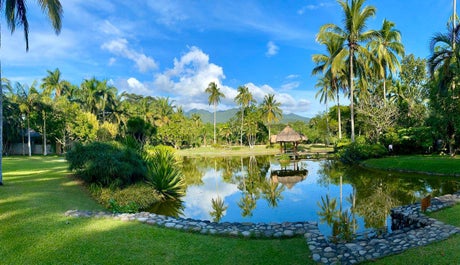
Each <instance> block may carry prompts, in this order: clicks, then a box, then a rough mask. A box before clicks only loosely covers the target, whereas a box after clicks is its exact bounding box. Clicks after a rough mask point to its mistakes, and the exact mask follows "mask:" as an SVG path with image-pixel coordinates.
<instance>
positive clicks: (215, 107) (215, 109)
mask: <svg viewBox="0 0 460 265" xmlns="http://www.w3.org/2000/svg"><path fill="white" fill-rule="evenodd" d="M216 111H217V106H216V103H214V144H216Z"/></svg>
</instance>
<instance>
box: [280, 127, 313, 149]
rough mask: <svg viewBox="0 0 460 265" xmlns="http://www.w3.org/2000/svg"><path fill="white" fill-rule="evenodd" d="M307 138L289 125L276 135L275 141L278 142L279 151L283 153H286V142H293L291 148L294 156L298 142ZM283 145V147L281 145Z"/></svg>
mask: <svg viewBox="0 0 460 265" xmlns="http://www.w3.org/2000/svg"><path fill="white" fill-rule="evenodd" d="M305 140H307V138H306V137H305V136H303V135H302V134H300V133H298V132H296V131H294V129H292V128H291V126H289V125H288V126H286V128H284V129H283V130H282V131H281V132H280V133H279V134H277V135H276V142H277V143H280V151H281V153H283V154H286V153H287V148H286V143H293V145H294V149H293V150H292V152H293V154H294V156H296V155H297V146H298V145H299V143H300V142H302V141H305ZM283 146H284V147H283Z"/></svg>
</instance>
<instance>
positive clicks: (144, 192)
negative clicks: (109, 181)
mask: <svg viewBox="0 0 460 265" xmlns="http://www.w3.org/2000/svg"><path fill="white" fill-rule="evenodd" d="M89 189H90V192H91V194H92V196H93V197H94V198H95V199H96V200H97V201H98V202H99V203H101V204H102V205H104V207H106V208H108V209H110V210H112V211H113V212H124V213H129V212H138V211H142V210H145V209H148V208H149V207H151V206H152V205H153V204H154V203H156V202H158V201H159V200H160V198H159V196H158V194H157V193H156V192H155V190H154V189H153V188H152V187H151V186H149V185H147V184H144V183H138V184H134V185H131V186H128V187H126V188H124V189H119V188H116V189H110V188H103V187H100V186H99V185H96V184H93V185H91V186H90V188H89Z"/></svg>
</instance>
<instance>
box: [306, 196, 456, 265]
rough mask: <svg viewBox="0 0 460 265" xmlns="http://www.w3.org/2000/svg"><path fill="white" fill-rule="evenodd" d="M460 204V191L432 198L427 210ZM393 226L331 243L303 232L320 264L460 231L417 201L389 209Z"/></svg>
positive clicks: (369, 256) (393, 250) (359, 258)
mask: <svg viewBox="0 0 460 265" xmlns="http://www.w3.org/2000/svg"><path fill="white" fill-rule="evenodd" d="M456 203H460V191H459V192H457V193H454V194H449V195H444V196H440V197H437V198H433V199H432V200H431V206H430V207H429V208H428V210H427V211H429V212H433V211H438V210H440V209H443V208H446V207H449V206H452V205H454V204H456ZM391 216H392V225H393V226H394V228H395V229H396V228H397V230H394V231H393V232H392V233H389V234H385V235H380V236H377V237H374V238H369V239H360V240H355V241H353V242H347V243H336V244H335V243H330V242H328V241H327V240H326V238H325V237H324V236H323V235H321V233H319V232H318V233H311V234H306V239H307V244H308V247H309V248H310V250H311V252H312V258H313V260H314V261H316V262H320V263H323V264H357V263H360V262H363V261H368V260H373V259H377V258H382V257H384V256H389V255H393V254H398V253H401V252H403V251H405V250H407V249H409V248H413V247H418V246H424V245H427V244H430V243H433V242H436V241H441V240H444V239H447V238H448V237H450V236H452V235H454V234H459V233H460V228H458V227H455V226H452V225H447V224H444V223H443V222H440V221H438V220H436V219H433V218H429V217H427V216H426V215H424V214H422V213H421V212H420V203H415V204H410V205H406V206H400V207H397V208H394V209H392V210H391Z"/></svg>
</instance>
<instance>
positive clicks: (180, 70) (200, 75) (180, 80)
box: [153, 46, 236, 109]
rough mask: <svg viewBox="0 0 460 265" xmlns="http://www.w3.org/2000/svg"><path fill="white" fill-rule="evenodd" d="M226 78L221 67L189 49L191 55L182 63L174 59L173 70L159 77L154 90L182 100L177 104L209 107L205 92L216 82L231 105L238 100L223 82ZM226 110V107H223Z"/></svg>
mask: <svg viewBox="0 0 460 265" xmlns="http://www.w3.org/2000/svg"><path fill="white" fill-rule="evenodd" d="M223 79H225V75H224V72H223V69H222V67H220V66H218V65H216V64H213V63H211V62H210V61H209V56H208V55H207V54H205V53H204V52H203V51H202V50H200V49H199V48H198V47H195V46H193V47H190V48H189V51H188V52H187V53H186V54H184V55H182V57H180V58H179V59H177V58H175V59H174V66H173V67H172V68H171V69H168V70H166V71H164V72H163V73H160V74H157V75H156V76H155V79H154V82H153V83H154V86H155V87H156V88H157V89H159V90H161V91H163V92H167V93H172V94H174V95H176V96H178V97H180V99H178V100H177V102H178V104H179V103H180V104H183V105H184V107H185V109H188V108H187V107H186V106H185V105H187V106H188V105H189V104H190V103H191V102H195V103H196V104H202V105H204V104H206V105H208V104H207V98H208V97H207V95H206V94H205V92H204V90H205V89H206V88H207V87H208V85H209V83H210V82H215V83H216V84H217V86H218V87H219V88H220V89H221V91H222V93H224V95H225V98H224V99H223V100H222V102H223V103H224V104H225V103H229V101H228V100H229V99H230V100H232V99H233V98H234V97H235V96H236V92H235V90H234V89H232V88H230V87H227V86H224V85H223V84H222V80H223ZM223 107H225V106H223Z"/></svg>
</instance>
